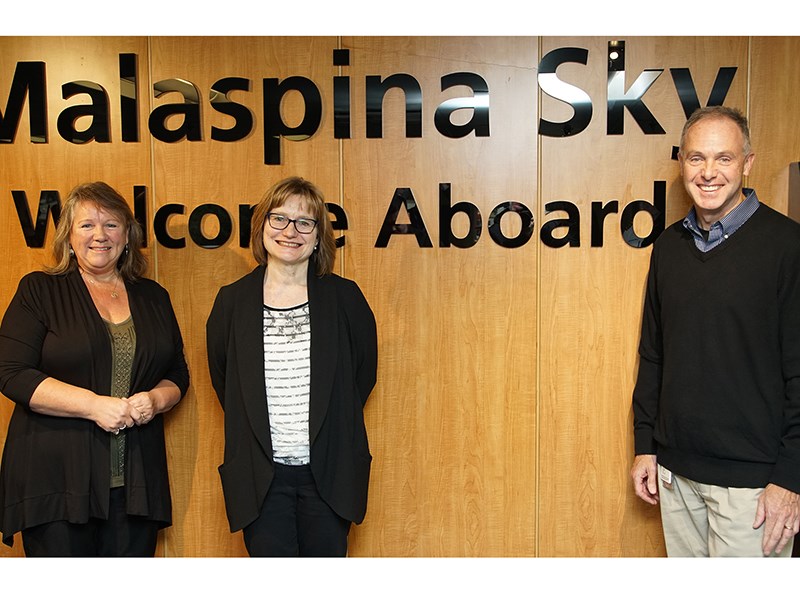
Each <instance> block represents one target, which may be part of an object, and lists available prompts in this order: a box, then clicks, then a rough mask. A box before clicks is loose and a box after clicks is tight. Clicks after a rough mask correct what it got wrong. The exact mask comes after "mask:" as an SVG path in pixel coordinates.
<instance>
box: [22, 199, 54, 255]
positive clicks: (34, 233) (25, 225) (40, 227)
mask: <svg viewBox="0 0 800 600" xmlns="http://www.w3.org/2000/svg"><path fill="white" fill-rule="evenodd" d="M11 195H12V196H13V197H14V206H15V207H16V209H17V216H18V217H19V224H20V225H21V226H22V233H23V235H24V236H25V244H26V245H27V246H28V248H41V247H42V246H44V238H45V234H46V233H47V215H48V214H49V213H51V212H52V213H53V223H54V224H55V225H56V226H57V225H58V219H59V217H60V216H61V196H59V194H58V192H57V191H55V190H42V191H41V192H40V194H39V210H38V211H36V225H34V224H33V219H31V211H30V208H29V206H28V196H27V194H26V193H25V192H23V191H21V190H11Z"/></svg>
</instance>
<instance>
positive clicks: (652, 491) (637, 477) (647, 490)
mask: <svg viewBox="0 0 800 600" xmlns="http://www.w3.org/2000/svg"><path fill="white" fill-rule="evenodd" d="M657 470H658V469H657V467H656V455H655V454H639V455H638V456H637V457H636V458H634V459H633V467H631V479H633V490H634V491H635V492H636V495H637V496H639V498H641V499H642V500H644V501H645V502H647V503H648V504H653V505H656V504H658V480H657V479H656V477H657V475H656V472H657Z"/></svg>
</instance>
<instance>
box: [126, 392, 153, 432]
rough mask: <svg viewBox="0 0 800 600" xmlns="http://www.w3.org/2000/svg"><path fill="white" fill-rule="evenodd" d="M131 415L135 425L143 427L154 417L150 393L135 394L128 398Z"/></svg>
mask: <svg viewBox="0 0 800 600" xmlns="http://www.w3.org/2000/svg"><path fill="white" fill-rule="evenodd" d="M128 405H129V406H130V407H131V414H132V415H133V419H134V421H135V422H136V424H137V425H145V424H147V423H148V422H149V421H151V420H152V419H153V417H154V416H155V415H156V408H155V404H154V401H153V396H152V394H151V393H150V392H137V393H135V394H134V395H133V396H131V397H130V398H128Z"/></svg>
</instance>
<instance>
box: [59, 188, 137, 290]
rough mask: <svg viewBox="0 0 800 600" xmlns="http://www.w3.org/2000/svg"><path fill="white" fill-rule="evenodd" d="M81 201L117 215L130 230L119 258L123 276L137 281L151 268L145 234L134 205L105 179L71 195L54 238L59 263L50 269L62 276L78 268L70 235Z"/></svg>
mask: <svg viewBox="0 0 800 600" xmlns="http://www.w3.org/2000/svg"><path fill="white" fill-rule="evenodd" d="M80 202H89V203H91V204H94V205H95V206H97V207H98V208H100V209H102V210H104V211H106V212H109V213H111V214H113V215H114V216H115V217H117V218H118V219H119V220H120V221H121V222H122V226H123V227H124V228H125V230H126V231H127V232H128V244H127V246H126V248H125V250H124V251H123V252H122V255H121V256H120V257H119V260H118V261H117V269H118V270H119V272H120V275H122V277H123V278H124V279H125V280H127V281H135V280H136V279H138V278H139V277H141V276H142V275H144V272H145V271H146V270H147V259H146V258H145V257H144V255H143V254H142V243H143V241H144V234H143V233H142V227H141V225H139V223H138V222H137V221H136V219H135V218H134V216H133V212H132V211H131V208H130V206H128V203H127V202H126V201H125V198H123V197H122V196H121V195H120V194H119V192H117V191H116V190H115V189H114V188H112V187H111V186H110V185H108V184H107V183H105V182H103V181H95V182H93V183H82V184H80V185H77V186H75V187H74V188H73V189H72V191H71V192H70V193H69V195H68V196H67V201H66V202H65V203H64V206H63V207H62V208H61V215H60V217H59V218H58V227H57V228H56V237H55V239H54V240H53V258H54V259H55V263H56V264H55V265H54V266H53V267H50V268H49V269H47V271H48V273H51V274H53V275H62V274H64V273H68V272H70V271H73V270H74V269H76V268H77V267H78V263H77V260H76V259H75V257H74V256H73V255H72V253H71V252H70V250H71V248H70V244H69V237H70V233H71V231H72V225H73V222H74V220H75V207H76V206H77V205H78V203H80Z"/></svg>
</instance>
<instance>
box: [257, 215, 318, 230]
mask: <svg viewBox="0 0 800 600" xmlns="http://www.w3.org/2000/svg"><path fill="white" fill-rule="evenodd" d="M273 215H274V216H276V217H280V218H281V219H286V226H285V227H275V225H274V224H273V223H272V217H273ZM298 221H309V222H311V223H313V224H314V226H313V227H312V228H311V229H309V230H308V231H300V230H299V229H298V228H297V222H298ZM267 223H269V226H270V227H272V228H273V229H274V230H275V231H284V230H285V229H286V227H289V224H292V225H294V230H295V231H296V232H297V233H299V234H300V235H308V234H309V233H312V232H313V231H314V230H315V229H316V228H317V225H318V224H319V221H317V220H316V219H310V218H308V217H300V218H299V219H290V218H289V217H287V216H286V215H282V214H280V213H273V212H268V213H267Z"/></svg>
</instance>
